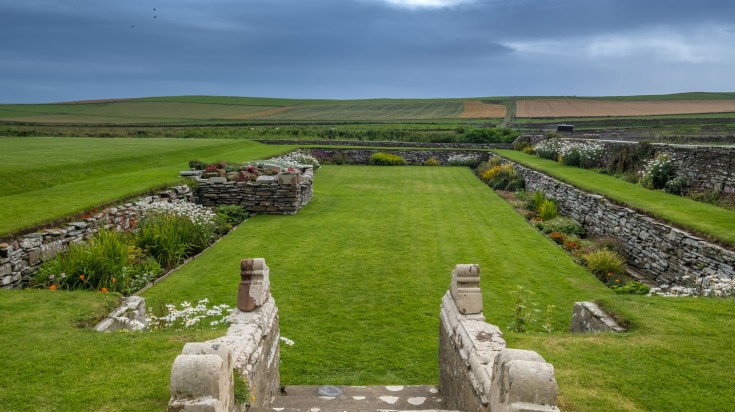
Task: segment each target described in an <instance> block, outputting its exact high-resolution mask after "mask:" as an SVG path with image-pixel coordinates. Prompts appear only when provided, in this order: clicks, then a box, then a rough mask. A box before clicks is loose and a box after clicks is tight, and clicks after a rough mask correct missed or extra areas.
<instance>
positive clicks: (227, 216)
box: [215, 205, 249, 231]
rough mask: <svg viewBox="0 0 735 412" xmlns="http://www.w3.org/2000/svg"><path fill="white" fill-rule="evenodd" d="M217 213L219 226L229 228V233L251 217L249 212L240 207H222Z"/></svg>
mask: <svg viewBox="0 0 735 412" xmlns="http://www.w3.org/2000/svg"><path fill="white" fill-rule="evenodd" d="M215 213H216V214H217V220H218V224H220V225H221V224H225V225H227V226H229V229H228V231H229V230H230V229H232V227H234V226H237V225H239V224H240V223H242V222H243V221H244V220H245V219H247V218H248V216H249V215H248V212H247V210H245V208H244V207H242V206H239V205H221V206H218V207H217V210H215Z"/></svg>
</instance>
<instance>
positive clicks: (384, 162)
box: [368, 152, 406, 166]
mask: <svg viewBox="0 0 735 412" xmlns="http://www.w3.org/2000/svg"><path fill="white" fill-rule="evenodd" d="M368 163H369V164H371V165H375V166H405V165H406V159H404V158H403V157H402V156H400V155H397V154H393V153H384V152H378V153H375V154H373V155H372V156H370V160H368Z"/></svg>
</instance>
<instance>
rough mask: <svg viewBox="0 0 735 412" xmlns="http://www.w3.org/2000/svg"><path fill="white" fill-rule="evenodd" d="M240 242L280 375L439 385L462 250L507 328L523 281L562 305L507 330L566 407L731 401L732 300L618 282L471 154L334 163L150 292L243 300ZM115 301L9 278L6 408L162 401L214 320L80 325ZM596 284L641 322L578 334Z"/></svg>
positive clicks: (113, 406) (721, 406)
mask: <svg viewBox="0 0 735 412" xmlns="http://www.w3.org/2000/svg"><path fill="white" fill-rule="evenodd" d="M244 257H264V258H266V260H267V262H268V264H269V266H270V268H271V282H272V293H273V295H274V297H275V299H276V302H277V304H278V307H279V317H280V322H281V333H282V335H283V336H286V337H288V338H290V339H293V340H294V341H296V344H295V345H294V346H293V347H288V346H285V347H283V348H282V360H283V363H282V366H281V374H282V380H283V383H284V384H301V383H313V384H329V383H334V384H356V385H370V384H409V383H423V384H436V382H437V347H436V346H437V333H438V327H439V320H438V315H439V314H438V312H439V304H440V300H441V296H442V295H443V293H444V292H445V291H446V289H447V286H448V284H449V278H450V271H451V270H452V268H453V266H454V265H455V264H456V263H479V264H480V265H481V267H482V281H481V286H482V289H483V293H484V295H483V297H484V305H485V315H486V316H487V318H488V320H489V322H491V323H493V324H496V325H498V326H500V327H501V329H503V330H506V327H507V326H508V325H509V324H510V322H511V320H512V313H513V309H514V306H513V303H512V299H513V296H512V294H511V291H512V289H513V288H514V287H515V285H519V284H520V285H523V286H525V287H527V288H529V289H531V290H532V291H534V292H535V295H534V296H533V300H535V301H536V302H537V303H538V304H539V307H540V308H542V309H543V308H545V307H546V305H548V304H553V305H555V306H556V310H555V312H554V316H553V326H554V330H555V331H554V332H553V333H551V334H547V333H543V332H539V331H538V329H536V331H534V332H531V333H525V334H519V333H509V332H508V333H506V335H505V338H506V339H507V340H508V342H509V345H510V346H511V347H516V348H527V349H534V350H537V351H539V353H540V354H541V355H542V356H544V357H545V359H546V360H547V361H549V362H551V363H553V364H554V368H555V372H556V378H557V381H558V383H559V390H560V398H559V406H560V408H561V409H562V410H565V411H601V410H604V411H617V410H623V411H691V410H728V409H729V408H730V407H731V405H732V404H733V403H735V392H733V391H732V390H731V388H732V386H733V385H734V384H735V377H733V375H732V370H731V369H732V368H731V365H732V364H733V363H734V362H735V355H734V354H733V352H732V347H733V346H735V335H734V334H732V333H731V331H732V329H733V327H735V319H734V318H733V317H732V316H731V314H732V312H733V310H734V309H735V300H733V299H702V298H699V299H697V298H680V299H673V298H662V297H641V296H637V297H626V296H619V295H614V294H612V293H611V292H610V291H609V290H608V289H606V288H604V287H603V286H602V285H601V284H600V283H599V282H598V281H597V280H596V279H595V278H594V277H593V276H592V275H591V274H589V273H588V272H586V271H585V270H584V269H582V268H581V267H580V266H578V265H577V264H576V263H574V261H573V260H572V259H571V258H570V257H568V256H567V255H566V254H565V253H564V252H563V251H562V249H561V248H559V247H558V246H556V245H555V244H554V243H553V242H551V241H549V240H548V239H546V238H545V237H543V236H541V235H540V234H539V233H538V232H536V231H535V229H533V228H532V227H531V226H530V225H528V224H527V223H526V222H525V220H524V219H523V218H522V217H521V216H520V215H518V214H517V213H516V212H515V211H514V210H513V209H512V208H511V207H510V206H509V205H508V204H506V203H505V202H504V201H503V200H502V199H501V198H499V197H498V196H497V195H496V194H495V193H494V192H492V191H491V190H490V189H488V188H487V187H486V186H484V185H483V184H481V183H480V181H479V180H478V179H477V178H475V177H474V176H473V175H472V173H471V172H470V171H469V170H468V169H465V168H430V167H402V168H380V167H367V166H325V167H324V168H323V169H321V170H320V171H319V172H317V175H316V181H315V197H314V199H313V200H312V202H311V203H310V204H309V205H307V207H306V208H304V209H303V210H302V211H300V212H299V214H297V215H294V216H257V217H255V218H252V219H250V220H249V221H247V222H245V223H244V224H243V225H241V226H240V227H239V228H238V229H236V230H235V231H234V232H232V233H231V234H230V235H229V236H228V237H227V238H225V239H223V240H222V241H220V242H219V243H217V244H216V245H215V246H214V247H213V248H211V249H210V250H208V251H207V252H205V253H204V254H203V255H202V256H200V257H199V258H197V259H195V260H194V261H192V262H191V263H190V264H188V265H187V266H184V267H183V268H182V269H181V270H179V271H178V272H177V273H176V274H175V275H173V276H171V277H170V278H168V279H167V280H166V281H164V282H163V283H160V284H158V285H157V286H155V287H154V288H152V289H150V290H149V291H147V292H146V293H145V296H146V299H147V301H148V302H149V304H152V305H155V304H156V302H170V303H179V302H181V301H183V300H190V301H191V300H197V299H201V298H205V297H206V298H209V299H210V301H212V302H213V303H228V304H231V305H232V304H234V303H235V300H236V294H237V284H238V282H239V260H240V259H241V258H244ZM106 298H107V295H103V294H99V293H67V292H60V291H56V292H50V291H30V290H26V291H0V316H2V318H3V319H4V321H3V322H2V323H1V324H0V336H1V337H2V339H3V342H6V343H5V350H6V351H7V352H8V353H15V354H17V356H5V357H0V369H2V370H4V371H13V372H12V373H4V374H0V387H2V388H3V390H0V409H2V410H54V411H82V410H90V411H91V410H108V411H115V410H131V411H132V410H135V411H148V410H151V411H153V410H161V409H163V408H164V405H165V403H166V402H167V400H168V396H169V394H168V371H169V370H170V367H171V364H172V362H173V359H174V358H175V357H176V355H177V354H178V353H180V350H181V348H182V347H183V345H184V343H185V342H189V341H201V340H206V339H209V338H211V337H212V336H213V335H214V333H201V332H199V333H179V334H177V333H172V332H165V333H164V332H153V333H146V334H131V333H118V334H96V333H93V332H91V331H89V330H86V329H76V328H75V327H74V323H75V322H76V321H78V320H79V319H80V318H81V319H85V318H88V316H89V312H90V311H92V310H93V309H94V307H95V306H94V305H96V308H97V309H99V310H100V311H101V307H102V306H103V304H104V303H105V301H106ZM595 299H597V300H601V301H602V302H603V303H604V305H605V306H607V307H608V308H610V309H611V310H613V311H614V312H615V313H617V314H618V315H619V316H621V317H622V318H623V319H625V320H627V321H628V322H630V325H631V331H630V332H629V333H624V334H619V335H613V334H597V335H571V334H569V333H568V332H567V328H568V324H569V318H570V315H571V307H572V303H573V302H574V301H578V300H595ZM90 305H93V307H90ZM49 311H53V312H54V313H55V314H56V316H53V317H49V316H47V314H48V313H49ZM219 333H220V334H221V333H222V332H219ZM11 336H12V339H9V337H11Z"/></svg>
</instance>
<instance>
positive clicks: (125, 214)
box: [0, 186, 191, 289]
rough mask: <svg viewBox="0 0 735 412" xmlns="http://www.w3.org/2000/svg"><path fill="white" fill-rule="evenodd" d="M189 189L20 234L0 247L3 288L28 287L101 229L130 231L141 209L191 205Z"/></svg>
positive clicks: (181, 189)
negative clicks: (72, 247)
mask: <svg viewBox="0 0 735 412" xmlns="http://www.w3.org/2000/svg"><path fill="white" fill-rule="evenodd" d="M190 198H191V191H190V189H189V187H188V186H177V187H174V188H171V189H169V190H165V191H162V192H160V193H158V194H157V195H155V196H146V197H144V198H141V199H139V200H137V201H135V202H131V203H125V204H124V205H120V206H115V207H109V208H106V209H104V210H101V211H99V212H94V213H91V214H89V215H82V216H81V217H80V218H79V219H77V220H76V221H73V222H67V223H64V224H61V225H59V226H58V227H53V228H46V229H40V230H37V231H34V232H32V233H26V234H21V235H18V236H16V237H13V238H10V239H7V240H4V241H3V242H2V243H0V287H2V288H4V289H12V288H19V287H23V286H25V285H26V284H27V283H28V281H29V280H30V278H31V277H32V276H33V274H35V273H36V271H38V268H39V267H40V266H41V265H42V264H43V263H44V262H46V261H48V260H50V259H53V258H54V257H55V256H56V255H57V254H59V253H61V252H65V251H67V250H68V249H69V244H71V243H79V242H82V241H83V240H84V239H86V238H88V237H89V236H91V235H92V234H93V233H95V232H97V231H98V230H99V228H100V227H104V228H107V229H111V228H113V229H118V230H130V229H132V228H133V227H134V226H135V225H136V223H137V222H138V220H139V219H140V214H141V210H142V208H143V207H144V206H145V205H147V204H150V203H153V202H156V201H161V200H179V201H188V199H190Z"/></svg>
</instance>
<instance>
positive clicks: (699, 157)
mask: <svg viewBox="0 0 735 412" xmlns="http://www.w3.org/2000/svg"><path fill="white" fill-rule="evenodd" d="M574 140H584V139H574ZM589 141H591V142H596V143H599V144H601V145H603V146H604V147H605V149H606V150H605V151H606V153H608V154H609V153H612V152H613V149H615V148H617V147H620V146H623V145H637V144H640V143H638V142H621V141H610V140H589ZM651 147H653V150H654V153H655V154H659V153H666V154H668V155H669V157H670V158H671V163H672V164H673V165H674V167H675V168H676V174H677V176H682V177H685V178H686V180H687V185H688V186H689V188H691V189H693V190H712V191H716V192H723V193H735V147H733V146H701V145H680V144H665V143H652V144H651Z"/></svg>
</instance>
